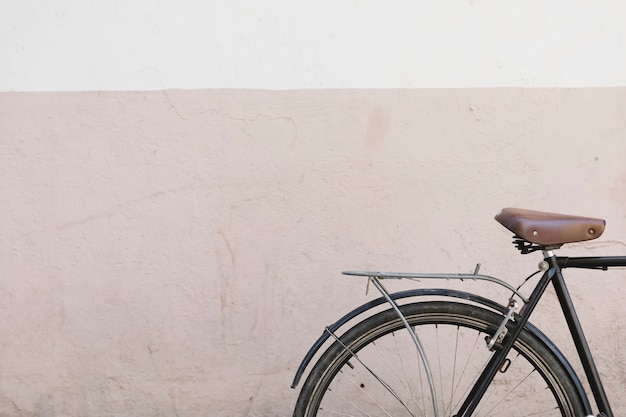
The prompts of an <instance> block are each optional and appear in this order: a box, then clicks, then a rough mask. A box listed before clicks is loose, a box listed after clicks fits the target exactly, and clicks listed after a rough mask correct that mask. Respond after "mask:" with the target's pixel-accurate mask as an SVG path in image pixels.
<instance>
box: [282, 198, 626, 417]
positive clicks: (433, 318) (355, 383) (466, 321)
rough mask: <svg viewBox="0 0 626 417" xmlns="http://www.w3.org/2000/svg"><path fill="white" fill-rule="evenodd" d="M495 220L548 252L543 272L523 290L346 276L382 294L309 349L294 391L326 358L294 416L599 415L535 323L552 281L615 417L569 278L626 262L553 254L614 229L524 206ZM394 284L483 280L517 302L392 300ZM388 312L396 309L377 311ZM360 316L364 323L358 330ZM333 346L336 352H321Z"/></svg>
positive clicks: (426, 291)
mask: <svg viewBox="0 0 626 417" xmlns="http://www.w3.org/2000/svg"><path fill="white" fill-rule="evenodd" d="M495 219H496V220H497V221H498V222H500V223H501V224H502V225H503V226H504V227H506V228H507V229H508V230H509V231H511V232H513V234H514V240H513V243H514V245H515V246H516V248H517V249H518V250H519V251H520V252H521V253H522V254H529V253H533V252H537V251H539V252H541V253H542V254H543V258H542V260H541V261H540V263H539V267H538V269H537V270H536V271H535V272H533V274H531V275H530V276H529V277H528V278H526V280H524V282H523V283H522V284H521V285H520V286H518V287H517V288H516V287H514V286H512V285H510V284H509V283H507V282H505V281H503V280H500V279H498V278H495V277H491V276H488V275H482V274H480V273H479V268H480V264H479V265H477V267H476V269H475V270H474V272H473V273H468V274H452V273H450V274H446V273H443V274H442V273H437V274H429V273H382V272H368V271H345V272H343V273H344V274H347V275H354V276H363V277H366V278H367V279H368V286H369V285H370V284H371V285H373V286H374V287H375V288H376V289H377V290H378V291H379V292H380V293H381V297H379V298H377V299H375V300H372V301H370V302H368V303H366V304H363V305H362V306H360V307H357V308H356V309H354V310H352V311H351V312H349V313H347V314H346V315H345V316H343V317H342V318H340V319H339V320H338V321H337V322H335V323H334V324H333V325H330V326H328V327H326V328H325V330H324V332H323V334H322V335H321V336H320V338H319V339H318V340H317V341H316V342H315V343H314V345H313V346H312V347H311V348H310V350H309V352H308V353H307V354H306V356H305V357H304V359H303V361H302V363H301V365H300V367H299V368H298V370H297V372H296V375H295V378H294V380H293V383H292V388H296V387H297V385H298V384H299V382H300V380H301V378H302V376H303V374H304V372H305V370H306V368H307V367H308V365H309V364H310V362H311V361H312V359H313V358H314V357H315V356H316V355H317V356H319V359H318V360H317V362H316V364H315V365H314V366H313V368H312V369H311V371H310V372H309V375H308V377H307V379H306V381H305V383H304V385H303V386H302V389H301V391H300V394H299V396H298V400H297V402H296V406H295V410H294V414H293V415H294V416H297V417H300V416H306V417H312V416H322V415H336V416H357V415H358V416H361V415H363V416H374V415H386V416H403V415H407V416H412V417H418V416H424V417H426V416H429V417H430V416H434V417H449V416H455V417H469V416H471V415H480V416H495V415H506V416H521V415H527V416H528V415H550V416H551V415H557V416H558V415H560V416H569V417H582V416H591V415H593V414H594V413H593V410H592V407H591V404H590V401H589V398H588V397H587V394H586V392H585V389H584V388H583V384H582V382H581V379H580V378H579V377H578V375H577V374H576V372H575V371H574V369H573V368H572V365H571V364H570V362H569V361H568V359H567V358H566V357H565V356H564V355H563V353H562V352H561V351H560V350H559V349H558V348H557V346H556V345H555V344H554V343H552V342H551V341H550V340H549V339H548V337H546V336H545V334H544V333H542V332H541V331H540V330H539V329H538V328H537V327H535V326H534V325H533V324H532V323H531V322H530V321H529V317H530V316H531V314H532V312H533V310H534V309H535V307H536V306H537V303H538V302H539V300H540V299H541V297H542V295H543V294H544V292H545V291H546V289H547V288H548V286H549V285H550V284H552V286H553V287H554V292H555V294H556V297H557V299H558V301H559V303H560V308H561V310H562V312H563V315H564V318H565V321H566V323H567V325H568V328H569V330H570V334H571V337H572V340H573V342H574V345H575V347H576V351H577V354H578V356H579V358H580V361H581V363H582V368H583V369H584V373H585V377H586V381H587V383H588V385H589V387H590V388H591V393H592V397H593V399H594V401H595V404H596V407H597V410H598V416H607V417H613V412H612V410H611V407H610V405H609V401H608V398H607V395H606V392H605V390H604V387H603V385H602V381H601V379H600V375H599V373H598V370H597V368H596V365H595V362H594V359H593V357H592V355H591V351H590V348H589V345H588V343H587V339H586V338H585V335H584V332H583V329H582V326H581V324H580V321H579V319H578V315H577V313H576V310H575V308H574V305H573V303H572V298H571V297H570V294H569V292H568V289H567V286H566V284H565V281H564V278H563V274H562V271H563V270H564V269H566V268H586V269H600V270H607V269H608V268H612V267H625V266H626V256H600V257H598V256H595V257H562V256H556V255H555V254H554V251H555V250H557V249H559V248H561V247H562V246H563V245H564V244H568V243H573V242H580V241H587V240H591V239H596V238H598V237H600V236H601V235H602V233H603V232H604V228H605V221H604V220H602V219H598V218H592V217H582V216H569V215H562V214H555V213H546V212H540V211H532V210H524V209H514V208H505V209H503V210H501V211H500V212H499V213H498V214H497V215H496V216H495ZM539 274H542V275H539ZM535 276H540V278H539V279H538V280H537V284H536V285H535V287H534V288H533V289H532V291H531V293H530V295H529V296H526V295H524V294H523V293H522V292H521V287H522V285H523V284H524V283H526V282H528V281H529V280H530V278H532V277H535ZM389 279H395V280H399V279H402V280H406V279H408V280H425V279H445V280H480V281H486V282H488V283H490V284H494V285H498V286H500V287H503V288H504V289H506V291H507V292H509V291H510V293H511V296H510V297H509V299H508V301H507V302H506V303H505V304H504V305H503V304H500V303H498V302H496V301H494V300H491V299H489V298H487V297H483V296H480V295H478V294H472V293H468V292H464V291H458V290H452V289H445V288H422V289H411V290H405V291H400V292H396V293H390V292H389V291H388V290H387V289H386V288H385V287H384V286H383V284H382V281H383V280H389ZM384 305H389V306H390V307H389V308H387V309H384V310H383V311H380V312H376V311H377V310H380V309H381V306H384ZM362 317H365V318H363V319H361V318H362ZM355 320H360V321H358V323H357V324H354V325H348V323H349V322H354V321H355ZM349 326H351V327H349ZM346 327H349V328H348V329H347V330H345V331H343V332H341V334H339V331H340V330H341V329H344V328H346ZM326 342H328V343H330V346H329V347H328V348H327V349H326V350H325V351H324V353H321V355H319V352H320V349H321V347H322V346H323V345H325V344H328V343H326Z"/></svg>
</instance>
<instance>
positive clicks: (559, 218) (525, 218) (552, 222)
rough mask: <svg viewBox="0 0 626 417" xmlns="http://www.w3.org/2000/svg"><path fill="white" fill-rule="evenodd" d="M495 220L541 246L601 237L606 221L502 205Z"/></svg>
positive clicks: (526, 239)
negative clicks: (503, 207)
mask: <svg viewBox="0 0 626 417" xmlns="http://www.w3.org/2000/svg"><path fill="white" fill-rule="evenodd" d="M496 220H497V221H498V222H500V224H502V226H504V227H506V228H507V229H509V230H510V231H511V232H513V233H515V235H517V236H519V237H521V238H522V239H524V240H525V241H527V242H530V243H534V244H537V245H541V246H546V245H562V244H564V243H572V242H581V241H584V240H591V239H595V238H598V237H600V235H602V233H603V232H604V226H605V225H606V221H604V220H602V219H596V218H592V217H581V216H570V215H566V214H556V213H546V212H543V211H534V210H525V209H519V208H505V209H502V210H500V212H499V213H498V214H496Z"/></svg>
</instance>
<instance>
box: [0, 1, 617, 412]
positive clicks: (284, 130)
mask: <svg viewBox="0 0 626 417" xmlns="http://www.w3.org/2000/svg"><path fill="white" fill-rule="evenodd" d="M0 8H1V9H2V13H0V54H1V55H0V56H1V57H2V58H1V59H0V173H1V175H0V213H2V215H3V225H2V227H0V334H2V338H1V339H0V416H12V417H13V416H17V417H30V416H67V417H78V416H120V417H124V416H139V417H141V416H146V417H147V416H179V417H183V416H218V417H222V416H229V417H231V416H233V417H239V416H242V417H243V416H269V415H281V414H282V415H289V414H290V413H291V409H292V407H293V404H294V403H295V400H296V396H297V392H296V391H294V390H291V389H290V388H289V385H290V384H291V380H292V378H293V375H294V372H295V369H296V367H297V366H298V364H299V362H300V360H301V358H302V357H303V355H304V354H305V352H306V351H307V349H308V347H309V346H310V345H311V344H312V343H313V341H314V340H315V339H316V338H317V337H318V336H319V334H320V333H321V332H322V329H323V327H324V326H325V325H327V324H329V323H331V322H333V321H334V320H335V319H337V318H338V317H340V316H341V315H342V314H344V313H345V312H346V311H348V310H349V309H352V308H353V307H355V306H356V305H359V304H362V303H363V302H365V300H369V299H371V298H372V297H373V295H372V294H370V295H365V283H364V282H362V281H361V280H359V279H356V278H347V277H343V276H341V275H340V271H341V270H343V269H381V270H400V271H433V272H441V271H451V272H467V271H472V270H473V269H474V265H475V264H476V262H482V264H483V270H484V271H485V272H486V273H489V274H491V275H496V276H500V277H502V278H504V279H506V280H507V281H509V282H511V283H519V282H520V281H521V280H522V279H523V278H524V277H526V276H527V275H528V274H529V273H530V272H532V271H533V270H534V269H535V265H536V263H537V261H538V259H537V257H536V256H528V257H521V256H519V255H518V254H517V252H516V251H515V250H514V248H513V247H512V246H511V245H510V244H509V242H510V234H509V233H508V232H507V231H506V230H504V229H503V228H502V227H501V226H500V225H498V224H497V223H496V222H495V221H494V220H493V216H494V215H495V213H496V212H497V211H498V210H499V209H500V208H502V207H505V206H518V207H526V208H534V209H540V210H550V211H557V212H566V213H572V214H583V215H591V216H598V217H604V218H606V219H607V221H608V226H607V230H606V231H605V234H604V236H602V238H601V239H600V240H599V241H593V242H588V243H585V244H579V245H572V246H571V247H570V248H568V249H567V250H563V251H561V253H562V254H584V255H592V254H622V255H623V254H624V253H625V252H626V248H625V247H626V240H625V239H626V214H624V213H625V212H624V202H625V198H626V197H625V196H626V168H625V167H624V161H623V160H624V155H626V141H625V140H624V132H625V131H626V129H625V128H626V88H625V87H623V86H625V85H626V58H625V57H626V55H624V53H623V48H624V45H625V44H626V26H624V25H623V22H624V20H625V18H626V3H624V2H623V1H619V0H609V1H605V2H603V3H602V5H598V4H595V3H589V2H587V1H585V0H567V1H566V0H557V1H552V2H549V4H546V2H544V1H541V0H528V1H525V2H522V3H517V4H513V3H511V2H501V1H499V0H481V1H466V2H458V1H454V2H450V1H436V2H433V1H427V0H423V1H422V0H417V1H416V0H390V1H384V2H380V1H376V0H347V1H342V2H336V1H330V0H329V1H326V0H322V1H317V2H312V3H310V4H303V3H302V2H292V1H288V0H243V1H237V2H227V1H221V0H208V1H205V0H133V1H121V0H112V1H108V2H76V1H73V0H50V1H46V2H41V1H38V0H23V1H19V2H16V1H9V0H0ZM569 284H570V285H571V291H572V294H573V296H574V298H575V302H576V303H577V304H578V305H579V307H580V309H581V319H582V321H583V324H584V325H585V326H586V327H587V328H588V329H589V330H588V331H589V334H588V336H589V339H590V343H591V346H592V350H593V352H594V353H595V354H596V355H597V358H598V361H599V366H600V371H601V374H602V376H603V378H605V380H606V383H607V389H608V392H609V397H610V398H611V400H612V401H613V408H614V411H615V412H616V413H617V414H619V413H620V412H621V413H622V414H623V410H626V399H624V398H623V396H620V394H621V393H622V391H623V387H624V386H626V380H625V379H624V378H625V377H624V375H626V354H625V353H624V349H623V343H622V342H621V340H622V339H623V335H625V334H626V329H625V328H624V325H622V324H621V321H620V320H621V319H622V318H623V317H624V315H625V313H626V311H625V310H626V307H624V305H623V302H622V297H621V296H620V294H621V291H620V289H621V288H623V286H624V285H626V284H625V283H624V272H621V271H610V272H602V273H601V272H589V273H576V272H574V273H570V274H569ZM404 285H405V283H396V284H394V285H393V288H392V289H400V288H404ZM459 285H461V286H462V288H463V289H465V290H468V291H480V292H481V293H482V292H484V293H485V294H488V295H491V296H493V297H494V298H496V299H497V300H501V301H502V302H504V300H506V296H507V295H506V294H499V293H498V292H496V291H493V290H492V289H489V288H483V287H478V286H477V284H475V283H464V284H459ZM553 301H554V300H553V299H550V298H548V299H546V302H545V303H543V304H542V305H540V307H539V308H540V311H538V314H537V316H536V317H535V318H534V321H535V323H536V324H537V325H539V327H541V328H542V329H545V330H546V331H547V333H548V334H549V335H550V336H552V337H553V338H554V339H555V341H556V342H557V343H558V345H559V346H560V347H561V348H562V349H563V350H564V351H565V352H566V353H572V352H573V347H572V346H571V343H568V342H567V339H566V338H565V337H564V336H565V335H566V329H565V328H564V326H563V322H562V321H560V320H558V319H555V314H554V313H555V305H554V302H553ZM575 366H577V368H580V367H579V366H578V365H577V364H575Z"/></svg>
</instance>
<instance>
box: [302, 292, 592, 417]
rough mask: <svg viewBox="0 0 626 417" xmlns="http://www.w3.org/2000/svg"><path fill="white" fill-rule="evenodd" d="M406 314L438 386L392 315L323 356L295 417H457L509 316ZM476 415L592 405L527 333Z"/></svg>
mask: <svg viewBox="0 0 626 417" xmlns="http://www.w3.org/2000/svg"><path fill="white" fill-rule="evenodd" d="M400 310H401V311H402V313H403V315H404V316H405V317H406V319H407V321H408V322H409V324H410V326H411V327H412V328H413V329H414V330H415V334H416V335H417V337H418V338H419V340H420V343H421V345H422V347H423V349H424V352H425V355H426V357H427V359H428V363H429V367H430V369H431V373H432V376H433V380H434V384H433V387H431V386H430V384H429V382H428V378H427V377H426V372H425V369H424V365H423V363H422V360H421V359H420V356H419V355H418V353H417V349H416V347H415V344H414V343H413V341H412V339H411V337H410V334H409V332H408V331H407V330H406V328H405V327H404V325H403V323H402V322H401V320H400V319H399V318H398V316H397V314H396V313H395V312H394V311H393V310H387V311H383V312H381V313H378V314H376V315H374V316H372V317H369V318H367V319H366V320H364V321H362V322H360V323H358V324H357V325H355V326H354V327H353V328H352V329H350V330H348V331H347V332H346V333H345V334H344V335H343V336H342V337H341V338H340V339H339V340H338V341H335V342H334V343H333V344H332V345H331V346H330V347H329V348H328V350H327V351H326V352H325V353H324V354H323V355H322V356H321V357H320V359H319V360H318V362H317V363H316V365H315V366H314V367H313V369H312V370H311V373H310V374H309V376H308V378H307V380H306V382H305V384H304V386H303V388H302V391H301V392H300V396H299V397H298V401H297V403H296V408H295V411H294V416H297V417H301V416H306V417H312V416H375V415H383V416H405V415H406V416H413V417H425V416H428V417H431V416H434V417H450V416H453V415H454V414H455V413H456V411H457V409H458V408H459V407H460V405H461V403H462V402H463V400H464V399H465V397H466V396H467V394H468V392H469V390H470V389H471V387H472V386H473V384H474V383H475V381H476V378H477V377H478V375H479V374H480V372H481V371H482V369H483V368H484V366H485V365H486V363H487V361H488V360H489V358H490V357H491V355H492V353H491V352H489V351H488V350H487V348H486V346H485V340H484V338H485V336H487V335H488V336H491V335H493V333H494V332H495V331H496V329H497V328H498V326H499V324H500V323H501V321H502V316H501V315H498V314H497V313H494V312H492V311H489V310H486V309H483V308H480V307H476V306H472V305H468V304H462V303H457V302H443V301H429V302H421V303H414V304H408V305H405V306H401V307H400ZM431 392H434V397H435V400H434V402H435V403H436V408H437V410H438V412H437V413H435V410H434V409H435V406H434V405H433V396H432V395H431ZM474 415H476V416H515V417H518V416H531V415H532V416H535V415H541V416H568V417H580V416H584V415H585V407H584V405H583V401H582V399H581V398H580V394H579V392H578V390H577V389H576V387H575V384H574V382H573V381H572V378H571V376H570V374H569V373H568V372H567V371H566V369H565V368H564V366H563V365H562V363H561V362H560V361H559V360H558V358H557V357H556V356H555V355H554V353H553V352H552V351H551V350H550V349H549V348H548V347H547V346H546V345H545V344H544V343H543V342H542V341H541V340H540V339H538V338H537V337H536V336H535V335H533V334H532V333H530V332H529V331H527V330H524V331H522V333H521V335H520V337H519V338H518V340H517V341H516V342H515V344H514V346H513V349H512V350H511V352H510V353H509V355H508V357H507V359H506V360H505V361H504V363H503V365H502V367H501V368H500V371H499V372H498V374H497V375H496V377H495V379H494V381H493V382H492V384H491V385H490V387H489V389H488V391H487V392H486V394H485V396H484V397H483V399H482V400H481V402H480V403H479V405H478V408H477V409H476V412H475V413H474Z"/></svg>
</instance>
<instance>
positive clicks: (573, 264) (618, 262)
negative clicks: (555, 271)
mask: <svg viewBox="0 0 626 417" xmlns="http://www.w3.org/2000/svg"><path fill="white" fill-rule="evenodd" d="M555 259H556V264H557V265H558V266H559V268H561V269H564V268H587V269H602V270H605V271H606V270H607V269H609V268H618V267H626V256H587V257H567V256H557V257H556V258H555Z"/></svg>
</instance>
